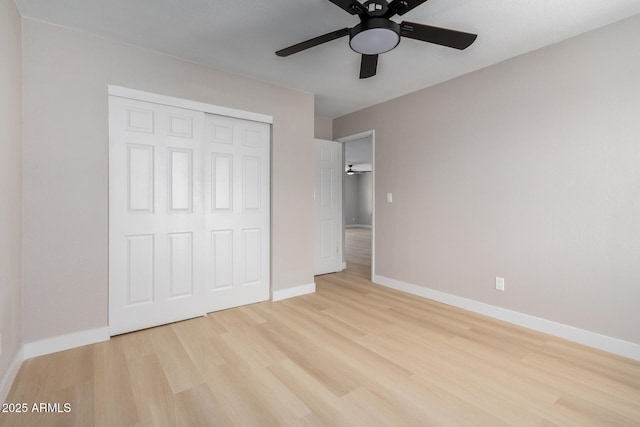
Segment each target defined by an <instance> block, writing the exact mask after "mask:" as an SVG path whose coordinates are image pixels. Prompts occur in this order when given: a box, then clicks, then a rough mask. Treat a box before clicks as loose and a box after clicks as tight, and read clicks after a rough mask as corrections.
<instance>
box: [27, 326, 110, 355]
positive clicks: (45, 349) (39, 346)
mask: <svg viewBox="0 0 640 427" xmlns="http://www.w3.org/2000/svg"><path fill="white" fill-rule="evenodd" d="M109 338H110V334H109V327H108V326H105V327H103V328H96V329H87V330H85V331H80V332H74V333H72V334H67V335H59V336H57V337H51V338H46V339H43V340H40V341H34V342H30V343H26V344H25V345H24V358H25V359H30V358H32V357H38V356H42V355H44V354H50V353H56V352H58V351H63V350H69V349H70V348H75V347H82V346H83V345H89V344H95V343H97V342H101V341H107V340H108V339H109Z"/></svg>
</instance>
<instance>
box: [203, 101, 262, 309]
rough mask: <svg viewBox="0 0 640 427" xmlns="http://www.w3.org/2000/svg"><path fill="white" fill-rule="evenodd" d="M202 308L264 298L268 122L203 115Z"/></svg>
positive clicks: (234, 304)
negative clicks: (204, 284) (204, 281)
mask: <svg viewBox="0 0 640 427" xmlns="http://www.w3.org/2000/svg"><path fill="white" fill-rule="evenodd" d="M205 120H206V142H205V146H204V158H205V216H204V218H205V248H206V258H207V261H208V262H207V298H206V302H207V311H216V310H222V309H225V308H229V307H235V306H238V305H242V304H250V303H253V302H258V301H264V300H266V299H268V298H269V292H270V289H269V262H268V260H269V225H270V224H269V218H270V215H269V212H270V196H269V176H270V167H269V166H270V165H269V155H270V154H269V153H270V144H269V141H270V126H269V125H268V124H265V123H257V122H251V121H247V120H239V119H231V118H227V117H222V116H216V115H212V114H207V115H206V119H205Z"/></svg>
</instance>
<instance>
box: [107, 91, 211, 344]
mask: <svg viewBox="0 0 640 427" xmlns="http://www.w3.org/2000/svg"><path fill="white" fill-rule="evenodd" d="M109 109H110V126H109V134H110V135H109V136H110V148H109V150H110V152H109V187H110V191H109V326H110V329H111V333H112V334H114V335H115V334H119V333H123V332H129V331H132V330H137V329H143V328H147V327H150V326H156V325H160V324H164V323H170V322H174V321H177V320H182V319H186V318H190V317H195V316H199V315H202V314H203V306H202V298H203V296H204V287H203V286H202V284H203V279H204V269H203V263H202V245H203V241H202V233H201V228H202V227H201V217H202V202H201V200H202V186H201V183H200V181H199V180H198V179H195V178H196V177H197V176H200V175H201V174H202V162H201V158H202V139H203V135H202V133H203V130H204V126H203V123H204V113H201V112H196V111H191V110H184V109H179V108H174V107H168V106H162V105H158V104H151V103H146V102H140V101H134V100H129V99H124V98H118V97H110V99H109Z"/></svg>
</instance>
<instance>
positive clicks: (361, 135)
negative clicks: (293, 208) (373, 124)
mask: <svg viewBox="0 0 640 427" xmlns="http://www.w3.org/2000/svg"><path fill="white" fill-rule="evenodd" d="M367 137H371V149H372V152H373V155H372V159H371V187H372V188H371V193H372V194H371V281H372V282H373V278H374V277H375V275H376V131H375V129H371V130H368V131H364V132H360V133H356V134H354V135H348V136H343V137H342V138H337V139H336V141H338V142H340V143H342V144H343V146H342V158H343V159H344V144H345V143H347V142H351V141H355V140H357V139H362V138H367ZM343 168H344V166H343ZM341 181H342V185H343V186H344V180H341ZM342 194H343V195H344V188H343V189H342ZM344 206H345V204H344V203H343V204H342V209H343V212H342V230H341V238H342V245H343V248H342V254H343V259H342V262H343V267H345V268H346V264H347V260H346V258H345V256H346V255H345V250H344V244H345V239H344V233H345V231H344V230H345V215H344Z"/></svg>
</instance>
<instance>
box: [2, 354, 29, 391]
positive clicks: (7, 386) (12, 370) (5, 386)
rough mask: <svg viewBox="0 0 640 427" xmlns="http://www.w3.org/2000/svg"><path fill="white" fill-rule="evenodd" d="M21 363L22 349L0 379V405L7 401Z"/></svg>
mask: <svg viewBox="0 0 640 427" xmlns="http://www.w3.org/2000/svg"><path fill="white" fill-rule="evenodd" d="M23 361H24V355H23V349H22V348H20V350H19V351H18V353H16V355H15V357H14V358H13V360H12V361H11V364H10V365H9V369H7V372H6V373H5V374H4V376H3V377H2V381H0V403H4V402H5V401H6V400H7V396H8V395H9V391H10V390H11V386H12V385H13V381H14V380H15V379H16V375H18V371H19V370H20V366H22V362H23Z"/></svg>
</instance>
